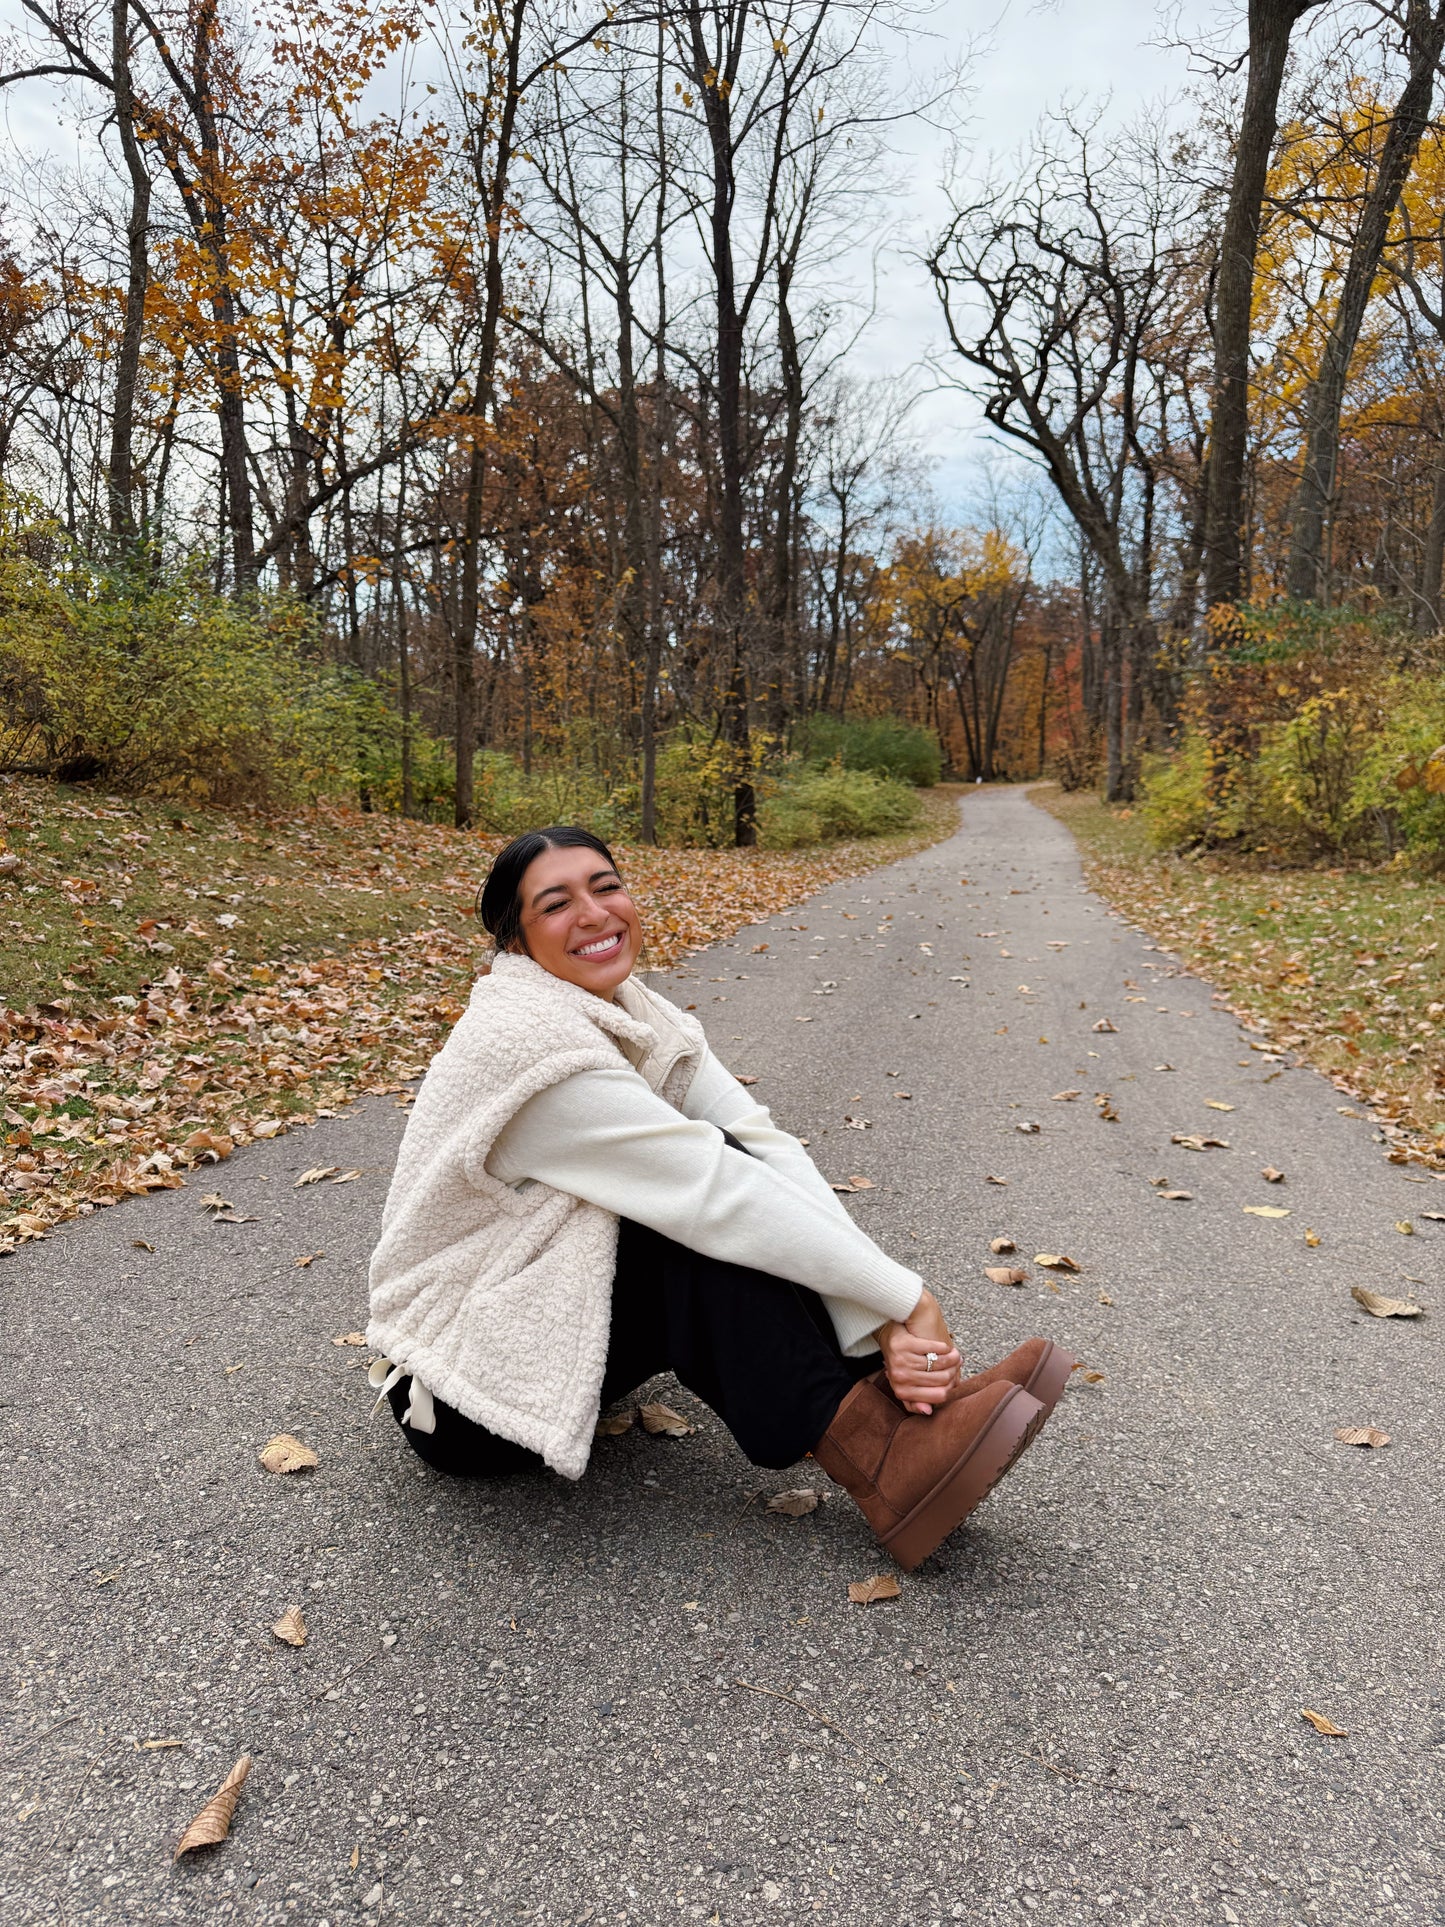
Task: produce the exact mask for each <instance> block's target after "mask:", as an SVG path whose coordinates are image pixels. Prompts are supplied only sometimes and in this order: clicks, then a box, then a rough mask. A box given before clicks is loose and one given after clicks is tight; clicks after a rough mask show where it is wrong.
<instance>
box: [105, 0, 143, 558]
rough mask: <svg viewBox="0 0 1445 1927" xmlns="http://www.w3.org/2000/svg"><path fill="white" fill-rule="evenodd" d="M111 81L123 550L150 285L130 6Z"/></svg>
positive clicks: (115, 47) (117, 496)
mask: <svg viewBox="0 0 1445 1927" xmlns="http://www.w3.org/2000/svg"><path fill="white" fill-rule="evenodd" d="M110 21H111V29H110V41H111V75H112V79H113V81H114V94H115V124H116V129H117V131H118V133H119V135H120V145H121V152H122V154H123V155H124V156H125V165H126V172H127V174H128V175H129V177H130V213H129V217H128V219H127V221H126V257H127V258H126V286H125V321H124V324H123V325H122V328H121V338H120V356H119V358H118V360H117V363H116V371H115V407H114V413H113V414H112V416H111V426H110V473H109V482H110V532H111V534H112V535H113V536H114V537H115V538H116V541H117V542H118V543H119V544H120V545H121V546H122V547H123V548H129V547H131V546H132V545H133V544H134V542H135V539H136V535H137V533H138V531H137V528H136V518H135V396H136V386H137V383H138V381H139V377H140V362H141V347H142V344H143V341H144V335H145V302H146V288H147V286H148V284H149V281H150V250H149V238H150V208H151V177H150V173H149V171H148V170H147V168H146V164H145V158H144V156H143V155H142V153H141V150H140V142H139V141H138V140H137V138H136V129H135V93H134V90H133V87H132V84H131V71H130V0H113V5H112V7H111V15H110Z"/></svg>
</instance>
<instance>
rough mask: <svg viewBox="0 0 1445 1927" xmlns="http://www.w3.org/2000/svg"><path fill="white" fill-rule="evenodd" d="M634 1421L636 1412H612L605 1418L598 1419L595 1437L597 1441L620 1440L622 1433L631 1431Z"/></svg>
mask: <svg viewBox="0 0 1445 1927" xmlns="http://www.w3.org/2000/svg"><path fill="white" fill-rule="evenodd" d="M636 1420H637V1414H636V1412H633V1411H626V1412H613V1413H612V1414H611V1415H610V1416H609V1417H607V1418H600V1419H598V1421H597V1426H596V1436H597V1437H598V1438H599V1439H620V1438H621V1437H622V1434H623V1433H624V1432H630V1431H631V1430H632V1427H633V1425H634V1424H635V1423H636Z"/></svg>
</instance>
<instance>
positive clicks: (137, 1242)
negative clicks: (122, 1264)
mask: <svg viewBox="0 0 1445 1927" xmlns="http://www.w3.org/2000/svg"><path fill="white" fill-rule="evenodd" d="M130 1242H131V1249H132V1250H134V1251H154V1250H155V1246H154V1245H148V1244H147V1243H146V1241H145V1239H144V1238H132V1239H131V1241H130Z"/></svg>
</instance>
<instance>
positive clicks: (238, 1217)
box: [211, 1211, 261, 1224]
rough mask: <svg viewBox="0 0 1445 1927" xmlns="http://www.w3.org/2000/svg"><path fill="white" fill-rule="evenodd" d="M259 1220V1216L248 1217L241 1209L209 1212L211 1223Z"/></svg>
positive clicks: (251, 1222) (247, 1222)
mask: <svg viewBox="0 0 1445 1927" xmlns="http://www.w3.org/2000/svg"><path fill="white" fill-rule="evenodd" d="M260 1222H261V1220H260V1219H259V1218H253V1217H250V1216H248V1215H247V1214H246V1213H245V1212H243V1211H213V1212H212V1213H211V1223H212V1224H259V1223H260Z"/></svg>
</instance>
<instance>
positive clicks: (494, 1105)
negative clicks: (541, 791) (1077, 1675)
mask: <svg viewBox="0 0 1445 1927" xmlns="http://www.w3.org/2000/svg"><path fill="white" fill-rule="evenodd" d="M478 910H479V913H480V916H481V919H482V922H483V924H484V925H485V927H486V929H487V931H488V932H489V933H490V935H491V937H492V939H493V941H494V943H495V944H496V955H495V957H494V959H493V963H492V968H491V970H490V972H489V973H488V974H487V975H486V976H485V977H483V978H482V979H481V980H480V981H479V982H478V983H477V985H476V987H475V989H474V990H473V992H472V997H471V1002H470V1005H469V1007H468V1009H467V1011H466V1013H465V1014H464V1015H463V1017H462V1018H461V1020H460V1022H459V1023H458V1024H457V1025H456V1028H455V1029H454V1030H453V1031H452V1033H451V1036H450V1037H449V1038H448V1040H447V1042H446V1044H445V1046H444V1047H443V1049H442V1051H441V1052H440V1053H439V1055H438V1056H437V1057H436V1058H435V1059H434V1061H433V1063H432V1065H431V1068H430V1070H429V1071H428V1072H427V1076H426V1081H425V1083H424V1084H423V1085H422V1089H421V1092H420V1094H419V1096H418V1098H417V1101H416V1105H415V1108H414V1110H413V1111H412V1114H411V1116H410V1118H409V1120H408V1123H407V1129H406V1136H405V1138H404V1140H403V1142H402V1147H401V1154H400V1157H399V1159H398V1162H397V1168H396V1174H395V1177H394V1178H393V1180H392V1186H391V1192H390V1195H389V1197H388V1198H387V1203H386V1210H385V1213H384V1216H383V1220H382V1235H381V1240H380V1242H379V1244H378V1245H377V1248H376V1252H375V1254H374V1256H373V1259H372V1266H371V1323H370V1326H369V1327H368V1331H367V1337H368V1340H369V1342H370V1343H371V1344H372V1345H373V1346H374V1347H375V1349H376V1350H378V1351H379V1352H382V1353H384V1354H385V1355H386V1356H385V1358H384V1359H383V1360H382V1361H381V1362H380V1363H379V1364H378V1365H377V1366H374V1367H373V1368H372V1369H373V1376H374V1378H375V1379H376V1380H377V1381H378V1382H380V1383H381V1384H382V1385H383V1387H384V1389H385V1390H386V1392H387V1394H388V1396H389V1398H390V1400H391V1405H392V1410H393V1412H394V1413H395V1414H396V1417H397V1419H398V1421H399V1422H400V1424H401V1426H402V1431H403V1435H404V1436H405V1438H406V1439H407V1441H408V1443H409V1444H410V1445H411V1446H412V1447H413V1448H414V1449H415V1450H416V1451H417V1452H418V1453H419V1454H420V1455H421V1457H422V1458H423V1459H425V1460H426V1461H427V1462H428V1463H429V1464H431V1465H432V1466H434V1467H436V1468H437V1469H438V1470H439V1471H444V1472H451V1473H459V1474H462V1475H465V1476H471V1477H488V1476H493V1475H496V1474H498V1473H502V1472H509V1471H516V1470H520V1469H524V1468H526V1467H536V1466H537V1465H538V1464H539V1463H540V1462H545V1463H546V1464H548V1465H550V1466H552V1467H553V1468H554V1469H555V1470H556V1471H558V1472H561V1473H563V1474H565V1475H566V1476H567V1477H569V1478H578V1477H580V1476H581V1474H582V1472H583V1471H584V1470H585V1468H586V1465H587V1460H588V1456H589V1453H590V1451H591V1446H592V1439H593V1435H594V1430H595V1427H596V1422H597V1415H598V1411H599V1409H600V1407H601V1406H602V1405H603V1404H605V1403H607V1402H609V1401H610V1400H612V1399H614V1398H617V1397H619V1396H621V1395H622V1394H623V1393H625V1392H628V1391H631V1390H632V1389H633V1388H634V1387H636V1386H638V1385H640V1384H641V1383H642V1381H643V1380H644V1379H647V1378H650V1377H652V1376H653V1375H654V1374H656V1373H658V1372H662V1371H671V1372H673V1373H675V1374H676V1376H677V1377H678V1378H679V1379H680V1380H681V1381H682V1383H683V1384H684V1385H686V1386H687V1387H688V1388H689V1390H691V1391H693V1392H694V1393H696V1395H697V1396H698V1397H699V1398H701V1399H703V1400H704V1401H705V1402H706V1403H707V1404H708V1405H710V1406H711V1407H712V1408H713V1410H714V1411H715V1412H717V1413H718V1415H719V1416H720V1417H721V1418H722V1420H723V1421H724V1423H725V1424H726V1425H727V1426H728V1428H729V1430H730V1431H731V1432H732V1434H733V1436H734V1438H735V1439H736V1440H737V1442H738V1444H739V1445H740V1446H741V1447H742V1449H743V1451H744V1452H745V1453H746V1454H747V1456H748V1457H749V1458H750V1459H751V1460H752V1461H753V1463H754V1464H757V1465H766V1466H774V1467H782V1466H786V1465H792V1464H793V1463H795V1462H796V1461H797V1460H798V1459H801V1458H803V1457H805V1456H807V1455H808V1454H809V1453H811V1454H812V1455H813V1457H814V1458H815V1459H816V1460H817V1462H818V1463H819V1465H821V1466H822V1468H823V1470H824V1471H825V1472H827V1473H828V1475H829V1476H830V1477H831V1478H833V1479H835V1480H837V1481H838V1483H839V1484H840V1485H842V1486H843V1487H844V1488H845V1489H846V1490H847V1491H848V1492H849V1493H851V1494H852V1496H853V1497H854V1499H855V1500H856V1501H857V1503H858V1505H859V1507H860V1508H861V1510H862V1511H863V1513H864V1515H865V1517H866V1518H867V1520H868V1522H869V1524H870V1525H871V1526H872V1527H873V1530H874V1531H875V1532H876V1533H877V1535H878V1537H879V1539H880V1540H881V1541H882V1543H883V1544H884V1545H885V1546H886V1547H887V1548H888V1550H889V1551H890V1552H891V1553H892V1554H893V1556H894V1557H895V1558H896V1559H897V1560H898V1561H899V1563H900V1564H901V1565H904V1566H907V1567H909V1568H911V1567H913V1566H916V1565H917V1564H919V1562H920V1561H921V1560H923V1559H925V1558H927V1556H928V1555H929V1553H930V1552H932V1551H933V1550H934V1548H935V1547H936V1546H937V1545H938V1544H939V1543H940V1542H941V1541H942V1540H943V1539H944V1538H945V1537H946V1536H947V1535H948V1533H950V1532H951V1531H952V1530H953V1528H954V1527H955V1526H956V1525H957V1524H958V1523H959V1522H960V1521H961V1520H962V1519H963V1518H964V1517H965V1516H966V1515H967V1514H968V1513H969V1512H971V1511H972V1510H973V1508H974V1507H975V1506H976V1505H978V1504H979V1502H980V1501H981V1500H982V1499H983V1498H984V1497H985V1496H986V1494H987V1493H988V1492H989V1490H990V1489H991V1487H992V1486H993V1485H994V1484H995V1483H996V1482H997V1481H998V1480H999V1479H1000V1478H1001V1477H1002V1476H1003V1474H1004V1473H1005V1472H1006V1471H1007V1470H1008V1469H1009V1467H1010V1466H1011V1465H1012V1464H1013V1462H1014V1460H1015V1459H1016V1458H1017V1457H1018V1455H1019V1454H1020V1452H1022V1451H1023V1449H1024V1447H1025V1446H1026V1445H1027V1444H1028V1443H1029V1441H1030V1440H1031V1439H1032V1438H1033V1437H1034V1435H1035V1433H1036V1432H1037V1431H1038V1429H1039V1426H1040V1425H1041V1424H1042V1423H1043V1421H1044V1419H1045V1418H1046V1417H1047V1416H1048V1413H1049V1412H1050V1411H1051V1410H1052V1408H1053V1406H1054V1403H1055V1401H1056V1400H1057V1399H1058V1396H1059V1394H1060V1392H1061V1391H1062V1390H1063V1386H1064V1382H1065V1380H1066V1379H1067V1377H1068V1374H1069V1372H1070V1370H1071V1369H1072V1367H1073V1360H1072V1359H1070V1358H1068V1357H1066V1356H1065V1354H1064V1353H1062V1352H1061V1351H1060V1350H1059V1349H1058V1347H1057V1346H1055V1345H1052V1344H1050V1343H1049V1342H1048V1341H1047V1340H1044V1339H1031V1340H1030V1341H1029V1342H1028V1343H1027V1344H1026V1345H1023V1346H1020V1347H1019V1349H1018V1350H1017V1351H1016V1352H1014V1353H1012V1354H1011V1355H1010V1356H1009V1357H1008V1358H1006V1359H1004V1360H1003V1361H1002V1363H1001V1364H999V1365H996V1366H994V1367H992V1368H991V1369H990V1370H988V1371H985V1372H980V1373H977V1374H975V1376H974V1377H972V1378H967V1379H966V1378H964V1377H963V1376H962V1372H961V1360H960V1357H959V1354H958V1352H957V1350H956V1349H955V1347H954V1343H953V1340H952V1337H951V1336H950V1334H949V1331H948V1327H947V1325H946V1324H945V1322H944V1318H943V1314H942V1312H941V1311H940V1309H939V1306H938V1303H937V1300H936V1299H935V1298H934V1297H933V1295H932V1293H931V1292H929V1291H927V1290H926V1289H925V1288H924V1285H923V1281H922V1280H921V1279H920V1278H919V1277H918V1276H917V1275H916V1274H915V1273H914V1272H912V1271H909V1270H908V1269H906V1268H905V1267H904V1266H903V1265H900V1264H897V1263H895V1262H894V1260H893V1259H891V1258H890V1257H888V1256H887V1254H886V1253H885V1252H883V1251H881V1250H880V1249H879V1248H878V1246H877V1245H875V1244H874V1242H873V1240H872V1239H871V1238H869V1237H868V1236H867V1234H866V1233H865V1232H863V1231H862V1230H861V1229H860V1228H859V1227H858V1226H857V1225H856V1224H854V1222H853V1220H852V1219H851V1218H850V1217H849V1216H848V1213H847V1211H846V1210H845V1209H844V1207H843V1205H842V1204H841V1203H840V1201H839V1200H838V1198H837V1197H836V1196H835V1195H834V1193H833V1191H832V1189H831V1187H830V1186H829V1184H828V1182H827V1180H826V1179H825V1178H824V1177H823V1176H822V1175H821V1173H820V1172H819V1171H818V1169H817V1167H816V1166H815V1165H814V1164H813V1162H812V1160H811V1159H810V1158H809V1156H808V1154H807V1152H806V1150H805V1149H804V1148H803V1146H802V1145H801V1144H800V1143H799V1142H798V1140H797V1139H796V1138H795V1137H791V1136H789V1134H788V1133H787V1132H786V1131H780V1130H779V1129H778V1128H777V1126H776V1125H775V1124H774V1123H773V1121H772V1118H771V1117H770V1116H769V1115H768V1113H767V1111H765V1110H763V1109H762V1108H761V1107H760V1106H759V1105H758V1104H757V1103H756V1102H755V1101H754V1100H753V1098H752V1097H751V1096H750V1095H749V1094H748V1092H747V1091H746V1090H745V1089H744V1088H743V1086H742V1085H740V1084H739V1083H738V1081H737V1080H736V1078H734V1077H732V1076H731V1075H730V1074H729V1073H728V1072H727V1071H726V1070H725V1069H724V1068H723V1066H722V1065H721V1064H720V1063H719V1062H718V1060H717V1058H716V1057H715V1056H714V1055H713V1053H712V1052H711V1050H710V1049H709V1048H708V1044H707V1040H706V1038H705V1037H704V1035H703V1032H702V1027H701V1025H700V1024H699V1023H698V1022H697V1021H696V1019H695V1018H693V1017H691V1016H689V1015H688V1014H687V1012H685V1011H681V1010H679V1009H677V1007H676V1006H675V1005H673V1004H671V1003H669V1002H668V1000H667V999H666V998H665V997H662V996H659V994H658V993H657V992H656V991H655V990H652V989H651V988H649V987H648V986H647V985H645V984H643V983H641V982H639V980H638V979H637V977H636V976H634V975H633V970H634V966H635V964H636V962H637V960H638V958H639V956H640V955H641V952H642V923H641V919H640V917H639V915H638V912H637V907H636V905H635V904H634V903H633V901H632V899H631V897H630V896H629V895H628V892H627V888H626V886H625V884H624V882H623V880H622V877H621V876H620V875H619V873H618V870H617V866H616V864H615V862H614V861H613V858H612V853H611V852H610V851H609V850H608V848H607V846H606V845H605V844H604V843H602V842H600V841H599V840H598V838H596V837H595V836H593V835H592V834H591V833H590V832H589V831H586V830H582V829H577V828H575V827H571V826H554V827H553V828H550V829H546V830H535V831H531V832H529V833H528V834H527V835H525V836H521V837H517V838H516V839H515V840H514V841H513V842H512V843H510V844H508V845H507V847H506V848H505V849H504V850H502V851H501V853H500V854H499V855H498V857H497V858H496V861H495V862H494V864H493V866H492V869H491V873H490V875H489V876H488V877H487V880H486V883H485V885H484V886H483V888H482V890H481V892H480V895H479V898H478ZM880 1352H881V1353H882V1358H881V1361H880V1358H879V1353H880ZM880 1364H881V1369H880Z"/></svg>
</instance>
